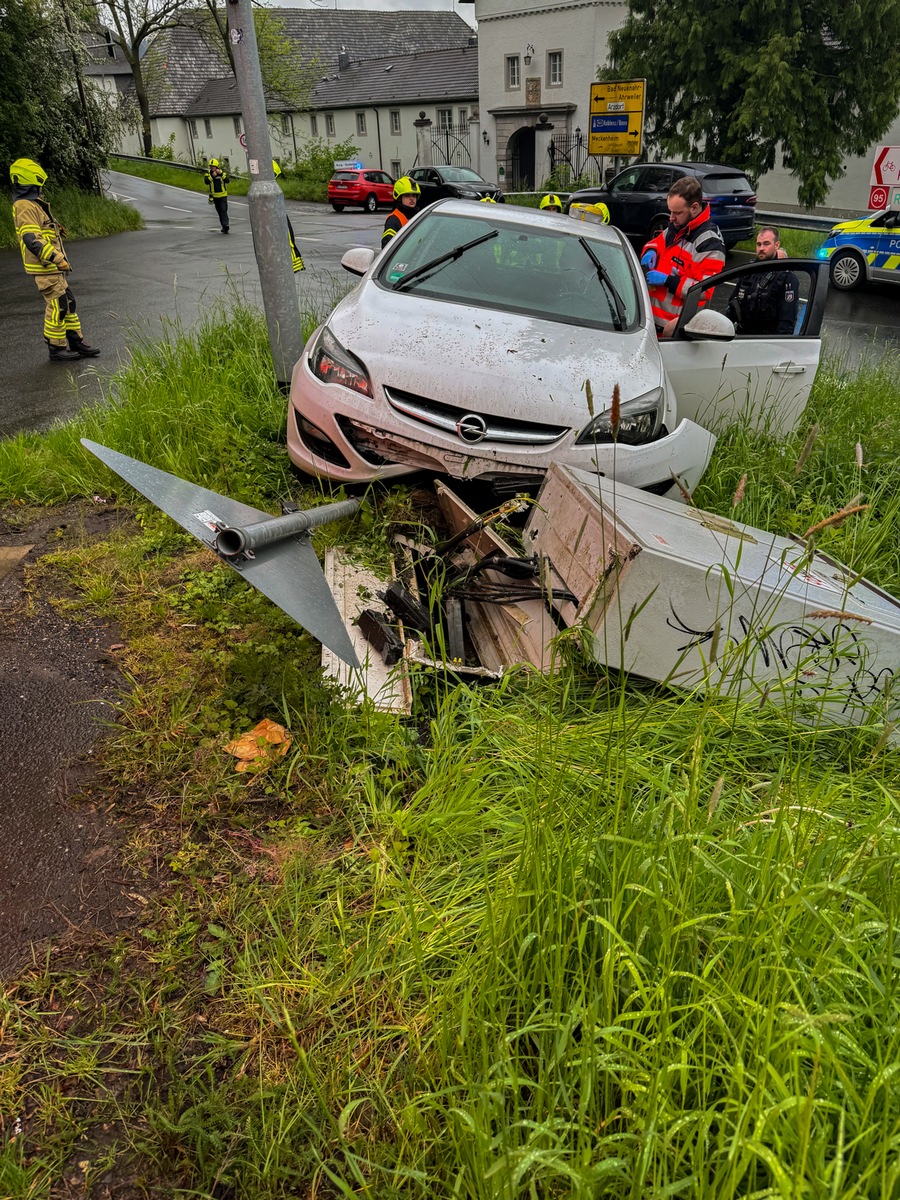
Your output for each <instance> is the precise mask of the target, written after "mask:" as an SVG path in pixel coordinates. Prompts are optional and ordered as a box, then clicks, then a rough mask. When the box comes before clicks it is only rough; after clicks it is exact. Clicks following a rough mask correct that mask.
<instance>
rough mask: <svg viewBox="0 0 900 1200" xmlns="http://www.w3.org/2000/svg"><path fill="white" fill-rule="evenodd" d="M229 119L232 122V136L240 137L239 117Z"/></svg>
mask: <svg viewBox="0 0 900 1200" xmlns="http://www.w3.org/2000/svg"><path fill="white" fill-rule="evenodd" d="M231 119H232V121H233V122H234V136H235V137H240V136H241V118H240V117H232V118H231Z"/></svg>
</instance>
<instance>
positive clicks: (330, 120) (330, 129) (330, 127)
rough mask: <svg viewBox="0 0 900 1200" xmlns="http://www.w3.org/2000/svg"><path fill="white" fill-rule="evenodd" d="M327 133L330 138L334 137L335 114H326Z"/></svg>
mask: <svg viewBox="0 0 900 1200" xmlns="http://www.w3.org/2000/svg"><path fill="white" fill-rule="evenodd" d="M325 133H326V135H327V136H328V137H334V113H326V114H325Z"/></svg>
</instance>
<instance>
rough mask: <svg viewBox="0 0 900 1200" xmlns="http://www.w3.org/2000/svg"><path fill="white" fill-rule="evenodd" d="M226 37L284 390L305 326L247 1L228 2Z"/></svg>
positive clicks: (271, 341) (252, 213) (269, 316)
mask: <svg viewBox="0 0 900 1200" xmlns="http://www.w3.org/2000/svg"><path fill="white" fill-rule="evenodd" d="M228 39H229V41H230V42H231V48H232V51H233V52H234V73H235V78H236V79H237V86H238V95H239V96H240V98H241V109H242V111H243V117H244V129H245V132H246V138H247V143H246V144H247V162H248V166H249V169H250V191H249V195H248V200H249V204H250V228H251V230H252V231H253V247H254V250H255V252H256V262H257V266H258V267H259V282H260V286H261V288H262V298H263V308H264V309H265V312H266V325H267V326H268V330H269V345H270V346H271V348H272V361H273V363H274V366H275V378H276V379H277V380H278V383H279V385H280V386H281V387H282V388H287V387H288V386H289V384H290V381H291V372H292V371H293V369H294V363H295V362H296V361H297V360H298V358H299V357H300V355H301V354H302V353H303V329H302V327H301V324H300V308H299V305H298V303H297V289H296V287H295V285H294V272H293V268H292V266H291V255H290V249H289V244H288V230H287V212H286V209H285V206H284V195H283V194H282V191H281V188H280V187H279V186H278V184H277V183H276V182H275V172H274V170H273V169H272V143H271V140H270V138H269V123H268V120H267V119H266V97H265V93H264V92H263V85H262V73H261V72H260V67H259V52H258V50H257V46H256V30H255V29H254V26H253V6H252V4H251V0H229V4H228Z"/></svg>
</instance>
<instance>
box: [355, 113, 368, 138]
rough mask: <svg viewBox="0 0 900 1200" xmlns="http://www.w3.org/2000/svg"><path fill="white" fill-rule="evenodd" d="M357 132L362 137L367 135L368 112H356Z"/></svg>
mask: <svg viewBox="0 0 900 1200" xmlns="http://www.w3.org/2000/svg"><path fill="white" fill-rule="evenodd" d="M356 132H357V133H358V134H359V136H360V137H365V136H366V114H365V113H357V114H356Z"/></svg>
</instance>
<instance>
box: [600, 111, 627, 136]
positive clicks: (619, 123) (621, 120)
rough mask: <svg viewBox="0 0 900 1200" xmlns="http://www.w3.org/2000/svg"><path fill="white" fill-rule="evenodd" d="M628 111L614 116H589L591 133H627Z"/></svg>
mask: <svg viewBox="0 0 900 1200" xmlns="http://www.w3.org/2000/svg"><path fill="white" fill-rule="evenodd" d="M627 132H628V113H622V114H621V116H615V117H601V116H596V115H595V116H592V117H591V133H627Z"/></svg>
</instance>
